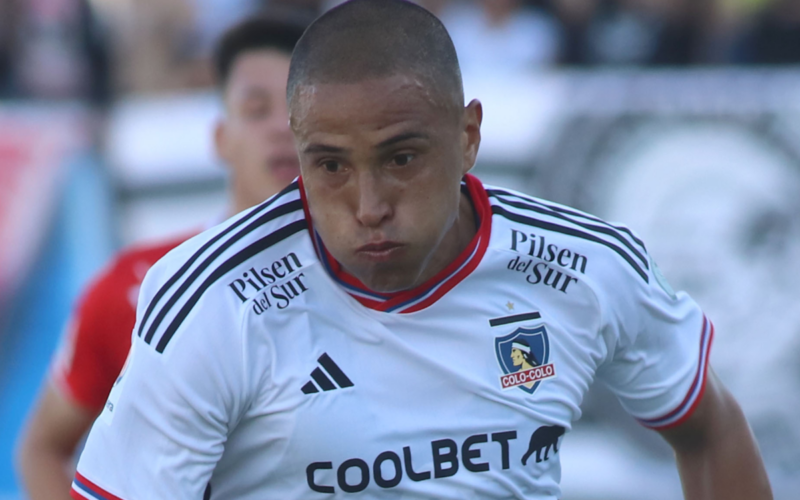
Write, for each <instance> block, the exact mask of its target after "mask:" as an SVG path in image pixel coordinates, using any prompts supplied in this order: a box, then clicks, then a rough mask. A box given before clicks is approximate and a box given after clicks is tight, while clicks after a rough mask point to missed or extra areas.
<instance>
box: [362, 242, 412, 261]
mask: <svg viewBox="0 0 800 500" xmlns="http://www.w3.org/2000/svg"><path fill="white" fill-rule="evenodd" d="M402 248H403V244H402V243H398V242H396V241H378V242H373V243H367V244H366V245H363V246H361V247H359V248H357V249H356V254H357V255H359V256H360V257H362V258H366V259H368V260H371V261H374V262H385V261H388V260H391V259H392V258H394V257H395V256H396V255H397V254H398V253H399V252H400V251H401V250H402Z"/></svg>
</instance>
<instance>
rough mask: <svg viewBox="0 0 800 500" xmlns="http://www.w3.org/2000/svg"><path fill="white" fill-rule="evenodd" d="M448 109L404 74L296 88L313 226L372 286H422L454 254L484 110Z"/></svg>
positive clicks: (295, 121)
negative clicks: (464, 187)
mask: <svg viewBox="0 0 800 500" xmlns="http://www.w3.org/2000/svg"><path fill="white" fill-rule="evenodd" d="M446 103H447V101H446V99H445V98H444V97H440V96H435V95H432V94H431V92H429V91H428V89H427V88H426V87H425V86H423V85H422V84H421V83H420V82H419V81H418V80H415V79H414V78H412V77H408V76H401V75H397V76H391V77H386V78H381V79H371V80H365V81H362V82H358V83H349V84H316V85H309V86H299V87H298V89H297V91H296V92H295V95H294V98H293V101H292V110H291V113H292V120H291V125H292V130H293V132H294V134H295V141H296V144H297V150H298V151H299V153H300V163H301V171H302V175H303V182H304V186H305V190H306V194H307V197H308V205H309V209H310V211H311V217H312V219H313V222H314V226H315V228H316V230H317V231H318V232H319V234H320V236H321V237H322V240H323V241H324V243H325V246H326V247H327V248H328V250H329V251H330V253H331V254H332V255H333V257H334V258H336V260H337V261H339V262H340V263H341V264H342V265H343V266H344V268H345V269H346V270H347V271H348V272H350V273H351V274H353V275H354V276H355V277H357V278H358V279H360V280H361V281H362V282H363V283H364V284H365V285H367V286H368V287H370V288H371V289H373V290H376V291H383V292H391V291H398V290H404V289H408V288H411V287H413V286H415V285H418V284H421V283H422V282H424V280H425V279H427V278H429V277H431V276H433V274H435V271H438V270H439V269H440V268H443V267H444V266H445V265H446V264H448V263H449V262H444V263H442V262H439V260H441V259H442V258H445V259H446V258H451V257H447V255H449V253H448V249H449V248H450V246H452V245H453V243H454V242H453V241H452V240H453V238H452V236H453V234H452V233H453V227H454V222H455V221H456V219H457V218H458V217H459V214H460V212H463V206H464V205H463V202H462V199H461V194H460V182H461V178H462V177H463V175H464V174H465V173H466V172H467V171H468V170H469V169H470V168H471V167H472V165H473V164H474V161H475V156H476V154H477V150H478V144H479V142H480V129H479V127H480V118H481V109H480V103H478V102H477V101H473V103H470V106H468V107H467V108H466V109H465V108H463V107H461V106H458V109H454V106H453V105H451V106H449V107H448V106H447V105H446ZM469 216H470V217H471V216H472V214H471V211H470V213H469ZM450 253H452V252H450ZM456 254H457V253H456ZM453 257H454V256H453Z"/></svg>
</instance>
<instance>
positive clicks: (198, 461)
mask: <svg viewBox="0 0 800 500" xmlns="http://www.w3.org/2000/svg"><path fill="white" fill-rule="evenodd" d="M160 266H161V265H160V264H157V265H156V268H160ZM156 268H154V271H155V272H156V275H157V274H158V273H160V272H161V271H160V270H159V269H156ZM167 276H169V273H167ZM164 281H165V279H161V278H156V277H153V276H151V274H148V278H146V279H145V283H144V284H143V287H142V295H141V296H140V304H139V313H140V314H141V313H142V311H143V310H144V308H145V307H146V306H147V303H148V302H149V301H150V300H152V297H153V296H154V295H155V293H156V292H157V290H158V289H159V288H160V286H161V283H163V282H164ZM217 298H218V297H212V298H211V299H209V298H208V297H207V296H203V297H201V298H200V299H199V301H198V302H197V303H196V304H194V307H193V308H192V310H191V312H190V314H189V315H188V316H187V317H186V318H185V320H184V321H183V322H182V323H181V324H180V327H179V330H178V331H177V333H176V334H175V336H174V337H173V338H172V340H171V341H170V343H169V345H168V347H167V349H166V350H164V351H163V352H159V351H157V350H156V343H157V339H156V340H154V341H153V342H152V343H147V342H146V341H145V340H144V338H143V337H138V336H134V337H133V339H134V340H133V345H132V346H131V351H130V355H129V360H128V362H127V365H126V368H125V369H124V371H123V373H122V374H121V375H120V378H119V379H118V381H117V382H116V383H115V385H114V387H113V389H112V390H111V394H110V396H109V399H108V401H107V403H106V405H105V407H104V409H103V411H102V413H101V414H100V416H99V417H98V419H97V421H96V422H95V424H94V427H93V428H92V431H91V433H90V435H89V438H88V441H87V443H86V447H85V449H84V452H83V454H82V455H81V459H80V462H79V464H78V474H79V476H78V478H77V479H76V482H75V483H74V485H73V488H81V487H84V488H89V489H90V490H91V489H92V488H95V489H94V490H91V491H92V492H93V493H97V494H107V495H108V494H110V495H115V496H116V497H119V498H123V499H126V500H131V499H138V498H152V499H158V498H169V499H184V498H186V499H190V498H191V499H196V498H202V495H203V490H204V488H205V485H206V484H207V483H208V480H209V478H210V477H211V474H212V472H213V470H214V467H215V465H216V463H217V462H218V460H219V459H220V457H221V456H222V452H223V449H224V443H225V441H226V439H227V435H228V433H229V432H230V430H231V427H232V426H233V425H235V422H236V421H237V417H238V414H239V412H240V410H241V409H242V408H243V406H244V404H245V396H244V393H245V387H244V384H243V376H242V373H243V359H242V357H243V354H244V349H243V346H242V343H241V336H240V332H239V331H237V328H236V327H237V326H238V324H236V323H235V319H232V318H231V317H230V316H229V315H228V314H227V312H226V310H225V308H224V307H222V308H221V309H220V307H219V306H220V304H219V303H218V302H217V300H216V299H217ZM174 314H175V311H174V310H169V311H167V314H166V316H165V318H166V322H169V320H170V319H171V318H173V317H174ZM139 319H140V320H141V317H140V318H139ZM110 498H113V496H112V497H110Z"/></svg>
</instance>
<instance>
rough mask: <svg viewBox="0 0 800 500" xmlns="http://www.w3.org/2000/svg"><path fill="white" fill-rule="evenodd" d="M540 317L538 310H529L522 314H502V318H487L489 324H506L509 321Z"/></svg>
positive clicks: (516, 321)
mask: <svg viewBox="0 0 800 500" xmlns="http://www.w3.org/2000/svg"><path fill="white" fill-rule="evenodd" d="M541 317H542V315H541V314H539V313H538V312H536V311H534V312H529V313H524V314H515V315H513V316H503V317H502V318H494V319H490V320H489V326H501V325H508V324H510V323H519V322H521V321H530V320H534V319H540V318H541Z"/></svg>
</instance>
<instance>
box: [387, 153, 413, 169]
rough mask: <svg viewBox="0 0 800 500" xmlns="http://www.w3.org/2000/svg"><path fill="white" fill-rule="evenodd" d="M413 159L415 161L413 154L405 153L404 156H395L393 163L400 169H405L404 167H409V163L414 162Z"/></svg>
mask: <svg viewBox="0 0 800 500" xmlns="http://www.w3.org/2000/svg"><path fill="white" fill-rule="evenodd" d="M413 159H414V155H412V154H411V153H404V154H400V155H394V158H392V161H393V162H394V164H395V165H397V166H398V167H404V166H406V165H408V164H409V163H411V160H413Z"/></svg>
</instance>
